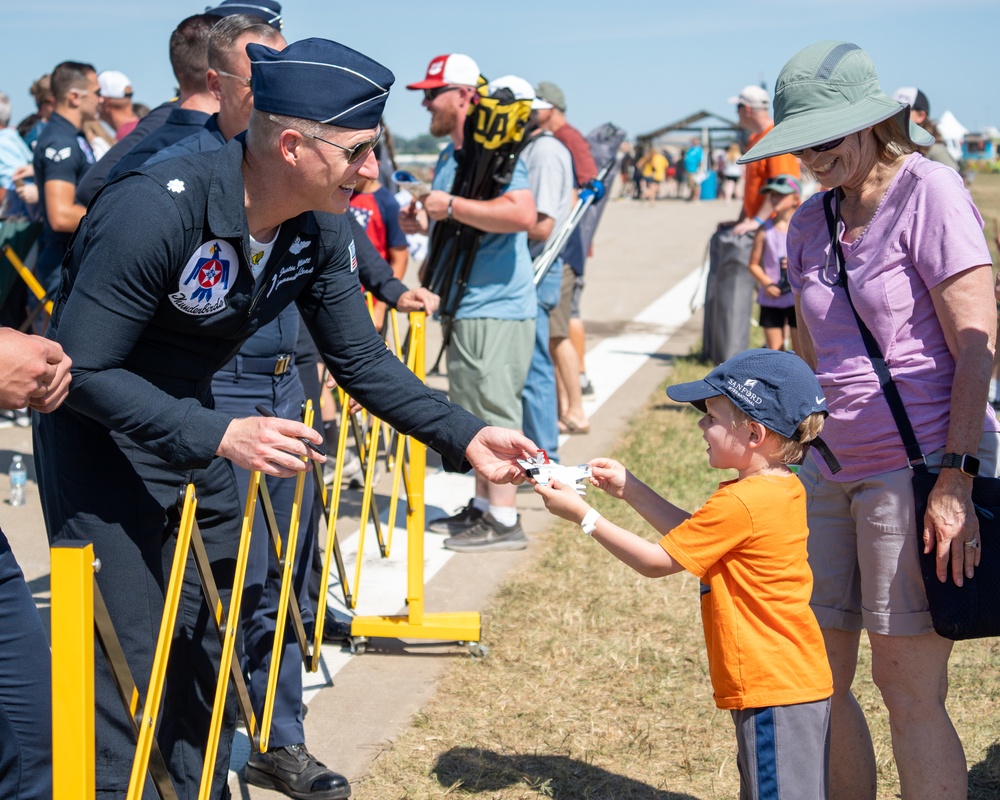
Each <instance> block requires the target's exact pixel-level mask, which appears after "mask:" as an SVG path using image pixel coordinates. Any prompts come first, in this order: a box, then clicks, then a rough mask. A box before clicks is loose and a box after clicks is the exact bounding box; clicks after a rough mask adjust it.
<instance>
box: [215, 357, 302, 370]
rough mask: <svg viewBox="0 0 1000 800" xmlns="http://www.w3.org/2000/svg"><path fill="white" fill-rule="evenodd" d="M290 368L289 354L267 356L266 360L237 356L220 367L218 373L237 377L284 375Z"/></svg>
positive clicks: (290, 358)
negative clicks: (227, 373) (231, 374)
mask: <svg viewBox="0 0 1000 800" xmlns="http://www.w3.org/2000/svg"><path fill="white" fill-rule="evenodd" d="M291 366H292V356H291V355H290V354H289V353H282V354H281V355H277V356H268V357H267V358H257V357H254V356H241V355H238V356H236V357H235V358H234V359H233V360H232V361H230V362H229V363H228V364H226V365H225V366H224V367H222V369H220V370H219V372H235V373H236V374H237V375H241V374H253V375H284V374H285V373H286V372H288V370H289V369H290V368H291Z"/></svg>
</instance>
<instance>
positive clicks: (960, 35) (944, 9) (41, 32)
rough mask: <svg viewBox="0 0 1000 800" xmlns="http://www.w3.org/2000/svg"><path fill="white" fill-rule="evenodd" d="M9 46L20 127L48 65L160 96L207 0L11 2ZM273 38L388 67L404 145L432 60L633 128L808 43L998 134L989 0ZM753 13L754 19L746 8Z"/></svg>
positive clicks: (465, 15) (341, 14)
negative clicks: (475, 67)
mask: <svg viewBox="0 0 1000 800" xmlns="http://www.w3.org/2000/svg"><path fill="white" fill-rule="evenodd" d="M5 5H6V6H7V7H6V8H5V9H4V14H3V16H4V30H5V33H6V34H7V37H6V38H7V42H8V45H7V47H6V48H4V51H3V55H2V56H0V64H2V66H3V71H2V79H0V89H2V90H4V91H6V92H7V93H8V94H9V95H10V96H11V99H12V101H13V104H14V114H13V119H14V121H15V122H16V121H17V120H19V119H20V118H21V117H23V116H24V115H26V114H28V113H29V112H30V111H31V110H32V109H33V103H32V101H31V97H30V96H29V94H28V86H29V85H30V83H31V81H32V80H34V79H35V78H37V77H38V76H39V75H41V74H42V73H44V72H49V71H51V69H52V67H53V66H55V65H56V64H57V63H58V62H60V61H63V60H67V59H74V60H80V61H89V62H91V63H93V64H94V65H95V66H96V67H97V68H98V69H99V70H100V69H119V70H121V71H123V72H125V73H126V74H127V75H128V76H129V77H130V78H131V79H132V82H133V84H134V87H135V99H136V100H138V101H141V102H145V103H146V104H148V105H150V106H154V105H157V104H158V103H160V102H162V101H163V100H166V99H168V98H169V97H170V96H171V93H172V90H173V86H174V83H173V76H172V74H171V72H170V65H169V61H168V58H167V40H168V38H169V36H170V32H171V30H172V29H173V28H174V26H175V25H176V24H177V22H179V21H180V19H182V18H183V17H184V16H187V15H189V14H193V13H198V12H200V11H202V10H203V8H204V6H203V5H201V4H199V3H198V2H193V3H191V4H190V5H188V3H186V2H184V0H181V1H180V2H178V1H177V0H169V2H159V3H153V2H148V1H147V0H131V1H130V2H125V1H124V0H87V2H80V1H79V0H76V1H75V2H62V1H61V0H60V1H58V2H53V1H51V0H40V1H39V2H33V3H32V2H20V3H17V4H13V3H6V4H5ZM282 5H283V8H284V13H285V29H284V33H285V35H286V38H287V39H288V40H289V41H294V40H296V39H302V38H306V37H309V36H320V37H324V38H329V39H335V40H337V41H341V42H343V43H344V44H347V45H349V46H351V47H354V48H355V49H357V50H361V51H362V52H364V53H367V54H368V55H370V56H372V57H373V58H376V59H378V60H379V61H381V62H382V63H384V64H385V65H386V66H388V67H389V68H390V69H392V70H393V72H395V74H396V84H395V87H394V88H393V92H392V95H391V96H390V98H389V103H388V105H387V108H386V121H387V122H388V123H389V125H390V126H391V127H392V128H393V129H394V130H396V131H397V132H398V133H400V134H402V135H405V136H413V135H416V134H418V133H423V132H425V131H426V129H427V119H428V118H427V113H426V112H425V111H424V110H423V109H422V108H421V107H420V103H419V95H418V94H417V93H414V92H407V91H406V89H405V84H407V83H411V82H413V81H416V80H420V79H421V78H422V77H423V75H424V71H425V69H426V66H427V62H428V61H430V59H431V58H432V57H434V56H435V55H438V54H441V53H450V52H464V53H467V54H468V55H471V56H472V57H473V58H475V59H476V60H477V61H478V63H479V66H480V69H481V70H482V71H483V74H484V75H486V76H487V77H488V78H493V77H499V76H500V75H504V74H509V73H514V74H517V75H521V76H522V77H524V78H526V79H528V80H529V81H531V82H532V83H537V82H538V81H541V80H550V81H553V82H555V83H557V84H559V85H560V86H561V87H562V89H563V90H564V92H565V94H566V99H567V104H568V110H567V116H568V117H569V119H570V121H571V122H572V123H573V124H574V125H576V127H578V128H580V129H581V130H583V131H584V132H586V131H588V130H590V129H591V128H593V127H596V126H597V125H599V124H601V123H603V122H607V121H611V122H614V123H615V124H617V125H619V126H621V127H623V128H625V129H626V130H627V131H628V132H629V134H630V135H632V136H634V135H636V134H641V133H645V132H648V131H651V130H654V129H656V128H659V127H661V126H662V125H665V124H667V123H670V122H674V121H676V120H678V119H680V118H683V117H686V116H688V115H689V114H691V113H694V112H695V111H700V110H707V111H710V112H713V113H716V114H719V115H721V116H725V117H735V113H734V110H733V109H732V107H731V106H729V105H728V104H727V102H726V101H727V99H728V98H729V97H730V96H732V95H734V94H736V93H737V92H738V91H739V89H740V88H741V87H743V86H744V85H746V84H748V83H756V84H760V83H761V82H764V83H765V84H766V86H767V88H768V89H769V90H770V89H773V85H774V80H775V78H776V77H777V74H778V72H779V70H780V69H781V66H782V65H783V64H784V63H785V61H787V60H788V58H789V57H790V56H791V55H793V54H794V53H795V52H796V51H797V50H799V49H800V48H802V47H804V46H805V45H807V44H810V43H811V42H814V41H817V40H819V39H846V40H849V41H853V42H856V43H857V44H859V45H861V47H863V48H865V49H866V50H867V51H868V52H869V53H870V54H871V56H872V58H873V60H874V61H875V65H876V67H877V68H878V71H879V78H880V81H881V83H882V88H883V89H885V90H886V91H887V92H889V93H891V92H892V91H893V90H894V89H896V88H897V87H898V86H901V85H916V86H919V87H920V88H921V89H922V90H923V91H924V93H925V94H926V95H927V96H928V98H929V99H930V103H931V115H932V116H933V117H935V118H936V117H939V116H940V114H941V113H942V112H943V111H945V110H946V109H947V110H950V111H951V112H952V113H953V114H955V116H956V117H958V119H959V121H960V122H962V123H963V124H964V125H965V126H966V127H968V128H970V129H972V130H978V129H980V128H982V126H984V125H995V126H998V127H1000V86H998V78H997V74H998V66H1000V65H998V60H997V58H996V53H997V52H998V51H1000V3H998V2H997V0H953V2H941V0H907V2H900V0H835V1H834V2H822V3H815V2H803V0H796V1H795V2H791V0H763V1H761V0H758V1H757V2H755V3H751V2H740V3H736V2H730V0H722V1H721V2H720V1H718V0H717V2H714V3H697V2H689V3H686V4H681V3H676V2H671V0H658V1H657V2H652V1H651V0H647V2H640V3H616V2H614V0H611V2H608V0H603V1H602V2H596V0H576V1H575V2H572V3H571V2H568V0H549V1H548V2H545V0H542V1H541V2H531V3H529V2H523V0H514V1H513V2H510V1H508V2H502V1H501V2H493V3H481V2H469V0H466V1H465V2H450V0H437V2H426V3H417V2H412V0H410V1H409V2H403V1H402V0H383V2H380V3H365V2H340V1H338V0H287V2H283V3H282ZM750 8H752V9H753V10H752V12H749V13H748V12H747V11H746V9H750Z"/></svg>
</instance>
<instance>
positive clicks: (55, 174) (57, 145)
mask: <svg viewBox="0 0 1000 800" xmlns="http://www.w3.org/2000/svg"><path fill="white" fill-rule="evenodd" d="M93 163H94V152H93V151H92V150H91V149H90V145H89V144H88V143H87V137H86V136H84V135H83V131H81V130H80V129H79V128H77V127H76V126H75V125H73V123H72V122H70V121H69V120H68V119H66V117H64V116H62V114H58V113H56V112H52V116H51V117H50V118H49V122H48V124H47V125H46V126H45V127H44V128H42V132H41V134H40V135H39V137H38V142H37V143H36V144H35V158H34V164H35V183H36V184H38V206H39V208H40V209H41V212H42V223H43V225H42V242H43V243H44V244H48V245H62V246H63V248H65V247H66V245H67V244H69V240H70V239H71V238H72V236H73V234H72V233H62V232H59V231H54V230H52V228H51V227H49V219H48V215H47V214H46V213H45V182H46V181H66V182H67V183H72V184H73V185H74V186H76V185H77V184H78V183H79V181H80V178H82V177H83V174H84V173H85V172H86V171H87V170H88V169H90V165H91V164H93Z"/></svg>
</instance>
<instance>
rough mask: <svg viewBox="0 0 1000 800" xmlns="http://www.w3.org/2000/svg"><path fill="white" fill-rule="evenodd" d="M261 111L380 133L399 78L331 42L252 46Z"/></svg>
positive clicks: (249, 53)
mask: <svg viewBox="0 0 1000 800" xmlns="http://www.w3.org/2000/svg"><path fill="white" fill-rule="evenodd" d="M247 56H249V58H250V77H251V82H252V86H253V104H254V108H255V109H257V110H258V111H265V112H268V113H271V114H282V115H284V116H288V117H297V118H299V119H311V120H315V121H316V122H323V123H326V124H329V125H339V126H340V127H342V128H353V129H356V130H362V129H364V128H375V127H377V126H378V124H379V120H380V119H381V118H382V109H383V108H384V107H385V101H386V99H388V97H389V87H390V86H392V83H393V81H394V80H395V79H396V78H395V76H394V75H393V74H392V72H390V71H389V70H388V69H386V68H385V67H383V66H382V65H381V64H379V63H378V62H377V61H375V60H374V59H371V58H369V57H368V56H366V55H364V54H363V53H359V52H358V51H357V50H352V49H351V48H350V47H347V46H345V45H342V44H340V43H338V42H331V41H329V40H328V39H303V40H302V41H299V42H293V43H292V44H290V45H288V47H286V48H285V49H284V50H280V51H279V50H275V49H274V48H272V47H267V46H266V45H262V44H248V45H247Z"/></svg>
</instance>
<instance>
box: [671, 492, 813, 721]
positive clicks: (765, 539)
mask: <svg viewBox="0 0 1000 800" xmlns="http://www.w3.org/2000/svg"><path fill="white" fill-rule="evenodd" d="M808 533H809V530H808V527H807V525H806V496H805V490H804V489H803V487H802V483H801V482H800V481H799V479H798V478H797V477H795V476H794V475H789V476H787V477H782V476H777V475H759V476H754V477H750V478H745V479H744V480H741V481H729V482H727V483H723V484H721V485H720V486H719V490H718V491H717V492H715V494H713V495H712V496H711V497H710V498H709V499H708V502H706V503H705V505H704V506H702V507H701V508H700V509H698V511H696V512H695V513H694V515H693V516H692V517H691V518H690V519H688V520H687V521H685V522H683V523H681V524H680V525H678V526H677V527H676V528H674V529H673V530H672V531H671V532H670V533H668V534H667V535H666V536H664V537H663V538H662V539H661V540H660V546H661V547H662V548H663V549H664V550H666V551H667V553H668V554H669V555H670V557H671V558H673V559H675V560H676V561H677V562H678V563H679V564H681V565H682V566H683V567H684V568H685V569H686V570H688V572H691V573H693V574H694V575H696V576H697V577H698V578H699V579H700V580H701V615H702V624H703V625H704V628H705V643H706V645H707V646H708V668H709V674H710V675H711V677H712V688H713V690H714V696H715V704H716V705H717V706H718V707H719V708H724V709H743V708H764V707H767V706H787V705H795V704H798V703H812V702H815V701H817V700H823V699H824V698H827V697H829V696H830V695H832V694H833V676H832V674H831V672H830V665H829V663H828V662H827V659H826V647H825V645H824V644H823V635H822V633H821V632H820V629H819V624H818V623H817V622H816V617H815V615H814V614H813V612H812V609H811V608H810V607H809V597H810V595H811V594H812V585H813V581H812V570H810V569H809V564H808V562H807V560H806V537H807V536H808Z"/></svg>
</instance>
